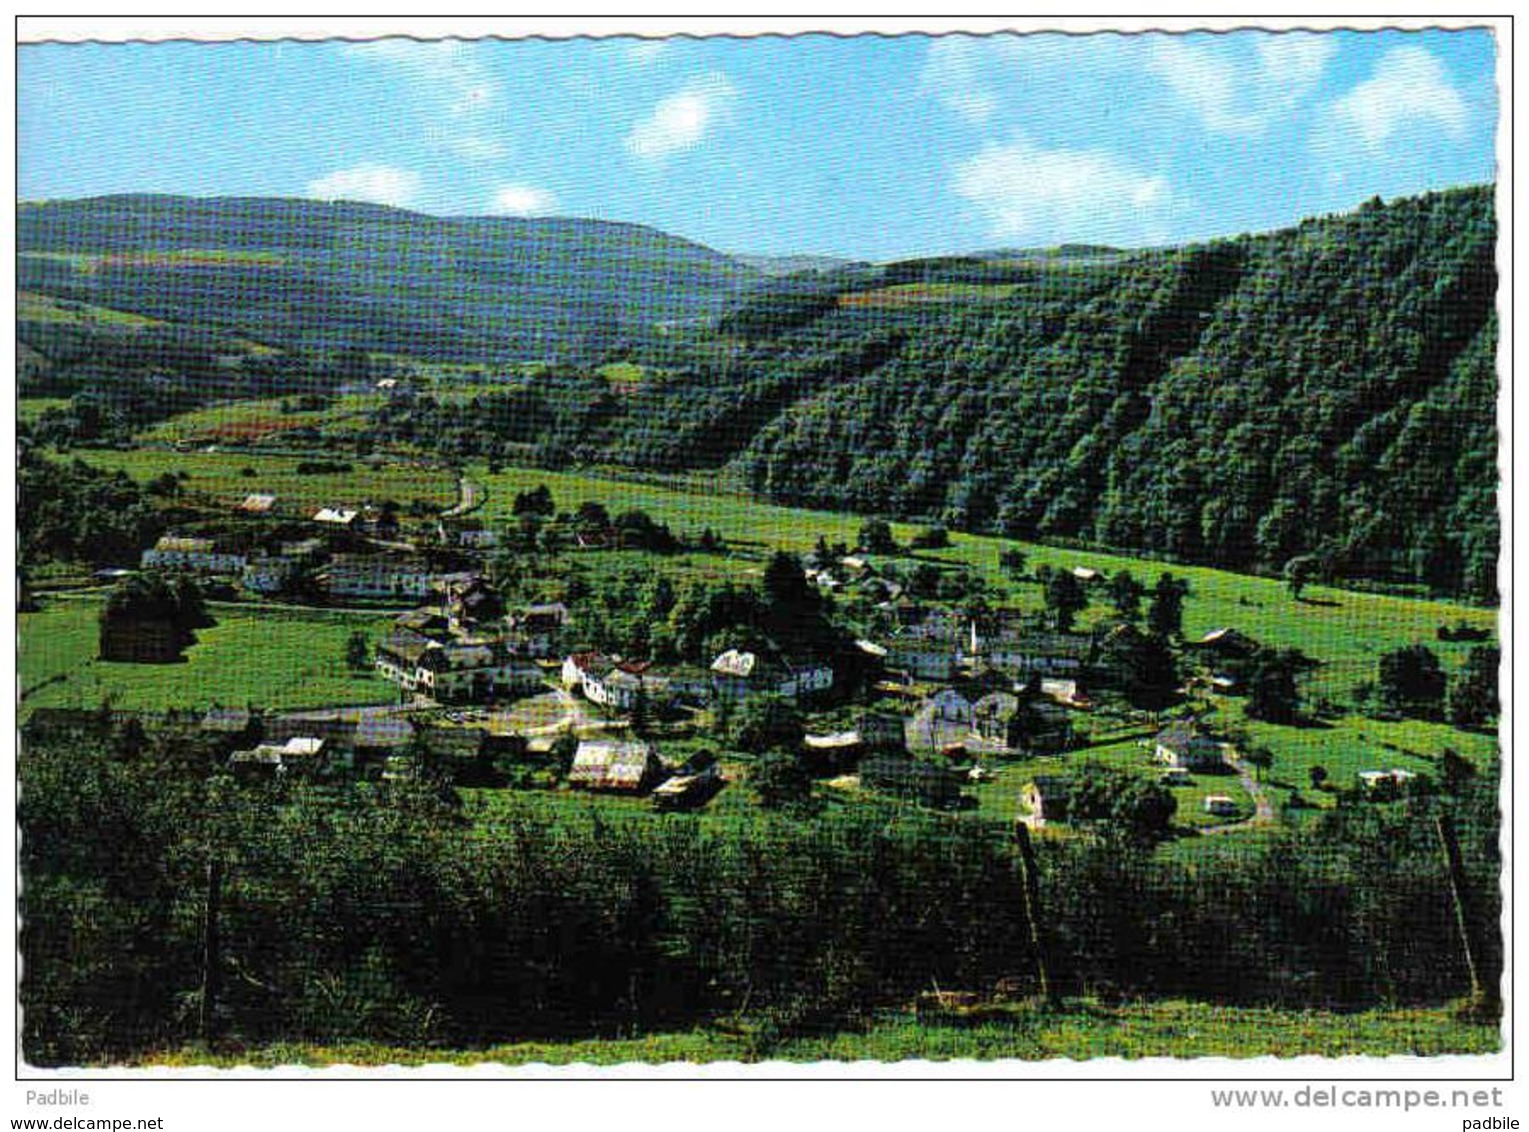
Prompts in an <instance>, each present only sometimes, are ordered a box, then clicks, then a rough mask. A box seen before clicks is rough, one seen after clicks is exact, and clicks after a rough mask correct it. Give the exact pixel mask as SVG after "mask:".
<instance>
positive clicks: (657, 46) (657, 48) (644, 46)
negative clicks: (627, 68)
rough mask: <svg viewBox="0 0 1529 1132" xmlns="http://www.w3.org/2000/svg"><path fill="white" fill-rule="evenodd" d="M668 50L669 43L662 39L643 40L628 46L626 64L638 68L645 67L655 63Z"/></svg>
mask: <svg viewBox="0 0 1529 1132" xmlns="http://www.w3.org/2000/svg"><path fill="white" fill-rule="evenodd" d="M668 50H669V41H668V40H664V39H644V40H643V41H642V42H640V43H633V44H629V45H628V46H627V49H626V59H627V62H628V63H631V64H633V65H634V66H638V67H646V66H648V65H649V64H652V63H656V62H658V60H659V59H660V58H662V57H663V56H664V55H665V54H666V53H667V52H668Z"/></svg>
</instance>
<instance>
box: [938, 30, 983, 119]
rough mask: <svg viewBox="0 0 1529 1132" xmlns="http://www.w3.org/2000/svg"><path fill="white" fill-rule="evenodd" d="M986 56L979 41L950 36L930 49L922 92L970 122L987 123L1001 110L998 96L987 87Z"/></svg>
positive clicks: (939, 40)
mask: <svg viewBox="0 0 1529 1132" xmlns="http://www.w3.org/2000/svg"><path fill="white" fill-rule="evenodd" d="M984 54H986V53H985V52H984V51H983V49H982V47H981V45H979V43H978V42H977V41H976V40H973V39H969V38H966V37H965V36H947V37H945V38H943V39H937V40H935V41H934V42H933V43H931V44H930V45H929V54H928V55H927V56H925V58H924V70H923V72H922V74H921V75H920V76H919V89H920V90H921V91H923V92H924V93H926V94H931V95H933V96H934V97H935V98H937V99H939V101H940V102H941V103H943V104H944V105H945V106H946V107H947V108H948V109H950V110H954V111H955V112H956V113H957V114H959V115H961V117H963V118H965V119H966V120H967V121H969V122H985V121H987V120H988V119H989V118H991V117H992V116H993V111H995V110H996V109H998V96H997V95H996V94H994V93H993V91H992V90H991V89H990V88H989V87H988V85H987V84H986V82H985V80H984V77H983V70H984V67H983V64H984V62H985V59H984V57H983V56H984Z"/></svg>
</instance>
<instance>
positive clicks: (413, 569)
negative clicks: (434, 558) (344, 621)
mask: <svg viewBox="0 0 1529 1132" xmlns="http://www.w3.org/2000/svg"><path fill="white" fill-rule="evenodd" d="M446 579H447V575H443V574H437V573H435V572H434V571H432V570H431V569H430V568H429V567H428V566H426V565H425V564H424V563H423V562H419V561H416V560H412V559H403V558H389V557H386V556H384V555H380V554H337V555H335V556H334V557H333V558H332V559H330V561H329V565H328V566H327V567H325V569H324V571H323V572H322V573H321V574H320V575H319V581H320V583H321V584H322V585H323V586H324V588H325V589H326V590H327V592H328V593H329V594H330V596H332V597H361V598H389V599H405V600H411V601H420V600H422V599H424V598H426V597H428V596H429V595H430V594H431V593H433V592H434V591H435V590H436V589H437V587H439V586H440V585H441V584H443V582H444V581H445V580H446Z"/></svg>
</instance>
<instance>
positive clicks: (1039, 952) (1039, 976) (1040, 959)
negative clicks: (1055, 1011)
mask: <svg viewBox="0 0 1529 1132" xmlns="http://www.w3.org/2000/svg"><path fill="white" fill-rule="evenodd" d="M1014 840H1015V841H1016V842H1018V844H1019V862H1020V866H1021V868H1022V869H1023V870H1024V884H1023V885H1022V886H1021V891H1022V892H1023V893H1024V900H1025V923H1026V924H1027V925H1028V926H1029V928H1030V948H1031V950H1032V951H1034V953H1035V976H1036V982H1037V983H1038V984H1039V985H1040V992H1041V997H1042V998H1044V999H1045V1000H1046V1002H1047V1004H1054V1003H1055V1002H1056V997H1057V996H1056V988H1055V986H1054V984H1053V983H1052V981H1051V962H1050V956H1049V955H1048V953H1047V949H1046V929H1045V925H1044V923H1043V922H1042V913H1041V877H1040V867H1039V866H1038V865H1037V864H1036V861H1035V848H1034V846H1032V845H1031V844H1030V827H1029V826H1027V825H1026V824H1025V823H1024V822H1022V821H1016V822H1015V823H1014Z"/></svg>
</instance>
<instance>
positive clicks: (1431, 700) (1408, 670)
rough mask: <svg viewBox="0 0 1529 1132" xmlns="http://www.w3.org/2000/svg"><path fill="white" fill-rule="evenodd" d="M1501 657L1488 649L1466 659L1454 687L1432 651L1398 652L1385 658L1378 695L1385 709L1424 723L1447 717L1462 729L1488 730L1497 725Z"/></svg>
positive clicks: (1493, 648) (1410, 649)
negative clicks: (1486, 728)
mask: <svg viewBox="0 0 1529 1132" xmlns="http://www.w3.org/2000/svg"><path fill="white" fill-rule="evenodd" d="M1501 663H1502V652H1501V650H1500V649H1498V648H1497V647H1496V646H1495V645H1483V646H1480V647H1477V648H1473V649H1471V651H1470V652H1469V653H1467V654H1466V658H1465V664H1464V665H1463V667H1462V668H1461V671H1460V673H1459V675H1457V676H1456V677H1455V679H1454V680H1453V681H1451V680H1450V679H1449V676H1448V674H1447V673H1446V672H1445V671H1444V666H1443V665H1442V664H1440V663H1439V658H1438V656H1437V655H1435V654H1434V652H1433V650H1432V649H1430V648H1429V647H1428V646H1427V645H1423V644H1415V645H1408V646H1406V647H1404V648H1399V649H1395V650H1393V651H1392V652H1388V653H1386V654H1385V655H1384V656H1382V657H1381V658H1380V661H1379V663H1378V665H1377V670H1378V676H1379V679H1378V682H1377V687H1376V690H1377V692H1378V694H1379V697H1380V702H1381V705H1382V706H1383V707H1385V708H1386V709H1387V710H1389V711H1393V712H1396V713H1398V714H1400V715H1411V716H1418V717H1420V718H1423V719H1441V718H1444V717H1446V716H1447V717H1448V719H1449V721H1450V722H1451V723H1453V724H1455V726H1457V727H1485V726H1487V725H1488V724H1489V723H1491V722H1493V721H1494V720H1496V718H1497V716H1498V713H1499V711H1500V710H1501V705H1500V702H1499V699H1498V691H1497V685H1498V679H1499V670H1500V667H1501Z"/></svg>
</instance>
